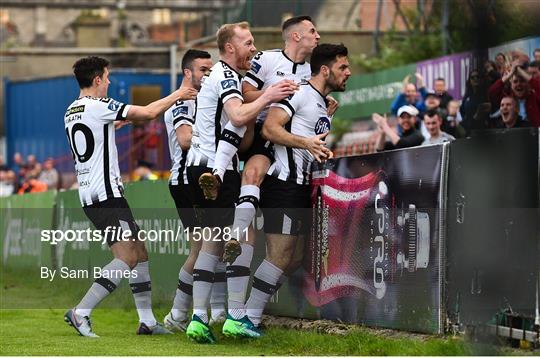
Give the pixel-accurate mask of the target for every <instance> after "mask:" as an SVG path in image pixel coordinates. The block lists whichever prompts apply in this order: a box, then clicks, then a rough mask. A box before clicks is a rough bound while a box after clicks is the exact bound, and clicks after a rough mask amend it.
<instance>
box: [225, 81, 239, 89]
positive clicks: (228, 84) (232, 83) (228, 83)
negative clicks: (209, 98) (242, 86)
mask: <svg viewBox="0 0 540 358" xmlns="http://www.w3.org/2000/svg"><path fill="white" fill-rule="evenodd" d="M221 87H222V88H223V89H224V90H226V89H227V88H237V87H236V81H235V80H232V79H231V80H225V81H221Z"/></svg>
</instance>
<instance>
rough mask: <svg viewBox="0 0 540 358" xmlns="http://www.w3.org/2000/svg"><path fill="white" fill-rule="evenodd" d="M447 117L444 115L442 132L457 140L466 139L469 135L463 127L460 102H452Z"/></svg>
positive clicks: (448, 107) (449, 104)
mask: <svg viewBox="0 0 540 358" xmlns="http://www.w3.org/2000/svg"><path fill="white" fill-rule="evenodd" d="M446 109H447V115H446V117H445V116H444V115H443V125H442V127H441V128H442V130H443V131H445V132H446V133H448V134H450V135H451V136H453V137H455V138H465V137H466V136H467V133H466V132H465V128H463V126H462V125H461V121H462V120H463V119H462V118H461V113H459V101H455V100H452V101H450V102H449V103H448V106H447V107H446Z"/></svg>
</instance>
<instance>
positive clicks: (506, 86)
mask: <svg viewBox="0 0 540 358" xmlns="http://www.w3.org/2000/svg"><path fill="white" fill-rule="evenodd" d="M505 95H511V96H512V97H514V98H515V99H516V100H517V101H518V113H519V114H520V116H521V117H522V118H523V119H525V120H527V121H529V123H530V124H531V126H533V127H540V81H539V80H537V79H536V78H534V77H533V76H531V75H530V74H529V73H527V72H526V71H525V70H524V67H523V64H522V62H521V61H519V60H517V61H514V62H513V63H512V68H511V69H510V71H508V72H507V73H505V74H504V76H503V77H502V78H501V79H500V80H497V81H496V82H495V83H494V84H493V85H491V87H490V88H489V98H490V101H491V103H492V105H494V106H495V108H498V107H499V105H500V103H501V100H502V98H503V97H504V96H505Z"/></svg>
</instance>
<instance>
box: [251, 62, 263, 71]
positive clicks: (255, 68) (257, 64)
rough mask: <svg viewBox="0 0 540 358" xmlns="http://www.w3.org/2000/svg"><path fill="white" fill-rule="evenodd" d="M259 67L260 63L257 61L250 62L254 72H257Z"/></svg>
mask: <svg viewBox="0 0 540 358" xmlns="http://www.w3.org/2000/svg"><path fill="white" fill-rule="evenodd" d="M260 69H261V65H260V64H259V63H257V62H252V63H251V70H252V71H253V72H255V73H259V70H260Z"/></svg>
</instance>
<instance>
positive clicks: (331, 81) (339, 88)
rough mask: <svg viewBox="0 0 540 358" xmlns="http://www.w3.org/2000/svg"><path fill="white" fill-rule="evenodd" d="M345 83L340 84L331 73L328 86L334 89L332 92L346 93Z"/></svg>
mask: <svg viewBox="0 0 540 358" xmlns="http://www.w3.org/2000/svg"><path fill="white" fill-rule="evenodd" d="M345 83H346V81H343V82H339V81H338V79H337V77H336V76H335V75H334V73H332V72H330V76H329V77H328V84H329V87H330V88H331V89H332V91H331V92H344V91H345Z"/></svg>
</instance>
